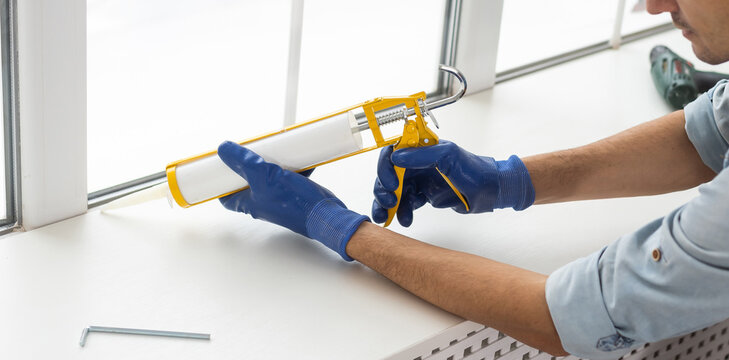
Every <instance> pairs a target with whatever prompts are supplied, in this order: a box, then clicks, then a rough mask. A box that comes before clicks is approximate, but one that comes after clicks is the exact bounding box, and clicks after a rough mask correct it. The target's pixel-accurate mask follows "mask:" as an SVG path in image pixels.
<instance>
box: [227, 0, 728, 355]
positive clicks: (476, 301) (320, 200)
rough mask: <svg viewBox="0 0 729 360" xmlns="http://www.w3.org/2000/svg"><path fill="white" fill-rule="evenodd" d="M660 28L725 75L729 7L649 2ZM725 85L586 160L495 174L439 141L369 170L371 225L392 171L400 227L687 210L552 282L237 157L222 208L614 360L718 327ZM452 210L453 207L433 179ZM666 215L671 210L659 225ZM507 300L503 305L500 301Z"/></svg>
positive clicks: (568, 158)
mask: <svg viewBox="0 0 729 360" xmlns="http://www.w3.org/2000/svg"><path fill="white" fill-rule="evenodd" d="M647 8H648V11H649V12H650V13H653V14H657V13H661V12H670V13H671V15H672V17H673V20H674V23H675V24H676V26H677V27H678V28H679V29H681V30H683V34H684V36H685V37H686V38H687V39H689V40H690V41H691V43H692V45H693V50H694V52H695V53H696V55H697V56H698V57H699V58H700V59H702V60H704V61H706V62H709V63H713V64H717V63H720V62H724V61H727V60H729V21H727V19H729V0H648V1H647ZM727 87H728V83H727V82H726V81H722V82H719V83H718V84H717V85H716V86H715V87H714V88H713V89H712V90H710V91H709V92H708V93H706V94H704V95H702V96H701V97H699V99H697V100H696V101H694V102H693V103H691V104H689V105H688V106H687V107H686V108H685V110H683V111H677V112H674V113H672V114H669V115H667V116H664V117H662V118H659V119H657V120H654V121H651V122H647V123H644V124H641V125H639V126H636V127H634V128H632V129H629V130H627V131H624V132H622V133H619V134H617V135H614V136H612V137H609V138H607V139H604V140H601V141H598V142H596V143H593V144H589V145H586V146H583V147H579V148H575V149H571V150H565V151H559V152H554V153H548V154H542V155H536V156H530V157H526V158H524V159H523V161H522V160H521V159H519V158H518V157H516V156H512V157H511V158H509V159H508V160H505V161H494V159H492V158H488V157H482V156H476V155H474V154H471V153H469V152H467V151H465V150H463V149H461V148H459V147H458V146H457V145H455V144H453V143H450V142H447V141H443V142H442V143H441V144H438V145H436V146H431V147H426V148H419V149H405V150H401V151H397V152H395V153H392V149H391V148H385V149H384V150H383V151H382V153H381V155H380V163H379V165H378V178H377V181H376V184H375V199H376V200H375V203H374V204H373V211H372V216H373V220H374V221H376V222H382V221H384V219H385V217H386V211H387V209H388V208H392V207H393V206H394V205H395V196H394V194H393V191H394V190H395V188H396V187H397V185H398V181H397V178H396V177H395V175H394V172H393V171H392V167H393V165H397V166H400V167H404V168H407V169H408V171H407V172H406V175H405V179H404V181H403V184H404V186H403V195H402V202H401V204H400V206H399V209H398V220H399V221H400V222H401V223H402V224H403V225H405V226H408V225H410V223H411V222H412V218H413V213H412V212H413V210H415V209H417V208H418V207H420V206H422V205H423V204H425V203H426V202H427V203H430V204H431V205H433V206H436V207H451V208H453V209H454V210H455V211H458V212H462V213H476V212H485V211H492V210H493V209H495V208H508V207H510V208H513V209H515V210H523V209H525V208H527V207H529V206H530V205H532V204H546V203H554V202H562V201H572V200H583V199H597V198H609V197H624V196H638V195H650V194H659V193H666V192H671V191H676V190H682V189H687V188H692V187H695V186H697V185H699V184H702V183H705V184H703V185H702V186H701V187H700V188H699V191H700V195H699V196H698V197H696V198H695V199H693V200H691V201H690V202H689V203H687V204H685V205H684V206H682V207H680V208H678V209H675V210H673V211H671V212H670V213H668V214H667V215H666V216H665V217H664V218H662V219H659V220H656V221H654V222H652V223H650V224H647V225H645V226H644V227H643V228H641V229H638V230H637V231H636V232H634V233H632V234H627V235H625V236H623V237H621V238H620V239H618V240H617V241H616V242H614V243H613V244H611V245H609V246H607V247H605V248H604V249H602V250H601V251H599V252H597V253H595V254H592V255H590V256H588V257H586V258H583V259H579V260H576V261H574V262H572V263H570V264H567V265H566V266H564V267H562V268H560V269H558V270H557V271H555V272H554V273H553V274H551V275H549V277H547V276H544V275H541V274H537V273H533V272H530V271H526V270H523V269H519V268H516V267H513V266H510V265H506V264H501V263H498V262H494V261H491V260H489V259H485V258H481V257H478V256H474V255H470V254H466V253H461V252H457V251H451V250H448V249H443V248H439V247H435V246H432V245H429V244H425V243H422V242H419V241H417V240H414V239H410V238H407V237H405V236H402V235H399V234H396V233H393V232H391V231H389V230H387V229H384V228H381V227H379V226H376V225H373V224H371V223H370V222H368V221H367V220H368V219H367V218H366V217H365V216H363V215H359V214H356V213H354V212H352V211H350V210H347V209H346V207H345V206H344V204H342V202H341V201H339V200H338V199H337V198H336V197H335V196H334V195H333V194H332V193H331V192H329V191H328V190H326V189H324V188H322V187H320V186H318V185H317V184H315V183H314V182H312V181H310V180H309V179H307V178H306V177H304V176H301V175H299V174H295V173H292V172H289V171H284V170H281V168H279V167H278V166H276V165H273V164H269V163H266V162H265V161H263V160H262V159H261V158H260V157H259V156H257V155H256V154H255V153H253V152H251V151H249V150H247V149H245V148H242V147H240V146H238V145H237V144H234V143H224V144H222V145H221V146H220V148H219V155H220V157H221V159H222V160H223V161H224V162H225V163H226V164H227V165H228V166H230V167H231V168H232V169H233V170H235V171H236V172H237V173H239V174H240V175H241V176H243V177H244V178H246V179H247V180H248V182H249V184H250V186H251V189H250V190H247V191H243V192H240V193H237V194H233V195H230V196H228V197H226V198H223V199H222V200H221V201H222V203H223V204H224V206H225V207H226V208H228V209H232V210H237V211H243V212H246V213H248V214H251V215H252V216H253V217H254V218H261V219H264V220H267V221H270V222H273V223H276V224H279V225H282V226H285V227H287V228H289V229H291V230H293V231H296V232H298V233H300V234H303V235H305V236H308V237H310V238H313V239H315V240H318V241H320V242H322V243H323V244H325V245H326V246H328V247H329V248H331V249H332V250H334V251H336V252H338V253H339V254H340V255H341V256H342V257H343V258H344V259H346V260H352V259H355V260H357V261H359V262H361V263H363V264H365V265H367V266H369V267H370V268H372V269H374V270H375V271H377V272H380V273H381V274H383V275H384V276H386V277H388V278H389V279H391V280H392V281H394V282H395V283H397V284H399V285H400V286H402V287H403V288H405V289H407V290H409V291H411V292H412V293H414V294H416V295H418V296H419V297H421V298H423V299H425V300H427V301H429V302H431V303H433V304H435V305H437V306H439V307H441V308H443V309H445V310H447V311H449V312H451V313H454V314H457V315H460V316H462V317H464V318H466V319H469V320H473V321H476V322H479V323H482V324H485V325H488V326H491V327H494V328H496V329H499V330H500V331H502V332H504V333H506V334H509V335H510V336H512V337H514V338H516V339H518V340H520V341H522V342H524V343H526V344H529V345H531V346H533V347H536V348H538V349H542V350H544V351H547V352H549V353H551V354H553V355H565V354H567V352H569V353H572V354H575V355H577V356H580V357H585V358H591V359H602V358H606V359H607V358H617V357H619V356H621V355H622V354H624V353H625V352H627V351H629V349H630V348H631V347H634V346H638V345H639V344H641V343H644V342H648V341H655V340H658V339H663V338H668V337H672V336H675V335H679V334H682V333H686V332H691V331H693V330H696V329H700V328H703V327H706V326H710V325H712V324H714V323H717V322H719V321H722V320H724V319H727V318H729V286H728V285H729V170H726V168H727V167H729V157H728V155H729V144H728V143H727V139H729V89H727ZM435 166H437V167H438V169H439V170H441V171H442V172H443V173H445V174H446V175H447V176H448V177H449V178H450V180H451V181H452V182H453V183H454V184H455V186H456V187H457V188H458V189H459V190H461V192H462V193H463V195H464V196H465V198H466V200H467V202H468V205H469V209H468V210H467V209H466V207H465V206H464V205H463V204H461V202H460V200H458V198H456V197H455V196H454V194H453V192H452V191H451V190H450V187H448V186H447V185H446V184H445V182H444V181H443V180H442V178H441V176H440V174H438V172H437V171H436V170H435ZM667 210H668V209H667ZM503 299H509V301H506V302H505V301H503Z"/></svg>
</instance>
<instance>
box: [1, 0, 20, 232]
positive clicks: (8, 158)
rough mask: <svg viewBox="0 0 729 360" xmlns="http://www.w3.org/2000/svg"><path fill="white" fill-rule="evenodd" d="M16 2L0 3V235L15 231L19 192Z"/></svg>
mask: <svg viewBox="0 0 729 360" xmlns="http://www.w3.org/2000/svg"><path fill="white" fill-rule="evenodd" d="M15 8H16V0H0V17H1V18H2V26H1V27H0V53H1V55H0V56H1V58H2V64H3V66H2V94H3V99H2V101H3V112H2V116H3V129H4V133H3V135H4V136H3V138H4V143H3V145H4V158H3V159H4V164H3V165H4V166H5V199H6V200H5V218H3V219H0V234H5V233H8V232H11V231H13V230H15V229H16V228H18V226H19V223H20V216H19V213H18V211H17V209H18V204H19V198H20V193H19V191H18V190H17V164H18V161H17V155H18V151H17V150H18V149H17V145H18V142H17V141H16V140H17V125H18V122H17V116H16V109H17V97H16V93H17V82H16V79H15V76H16V73H17V57H16V52H15V51H16V42H15V34H16V26H15V24H16V16H15Z"/></svg>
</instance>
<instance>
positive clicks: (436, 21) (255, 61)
mask: <svg viewBox="0 0 729 360" xmlns="http://www.w3.org/2000/svg"><path fill="white" fill-rule="evenodd" d="M445 9H446V4H445V2H444V1H430V2H420V1H417V0H408V1H399V2H392V1H385V0H373V1H368V2H357V3H351V2H344V3H343V2H340V1H335V0H307V1H305V3H304V7H303V31H302V34H301V36H302V39H301V59H300V67H299V69H300V70H299V71H300V81H299V86H298V100H297V104H298V106H297V110H296V120H297V121H304V120H308V119H310V118H313V117H317V116H320V115H323V114H326V113H329V112H332V111H334V110H337V109H339V108H343V107H346V106H349V105H353V104H356V103H360V102H362V101H364V100H368V99H371V98H373V97H377V96H390V95H408V94H411V93H415V92H418V91H428V92H433V91H435V90H436V88H437V86H436V81H437V75H438V70H437V66H438V64H439V62H440V56H441V54H440V51H441V46H442V31H443V18H444V11H445ZM291 11H292V1H291V0H274V1H265V2H264V1H230V0H214V1H205V2H202V3H201V2H199V1H192V0H185V1H179V0H156V1H144V0H105V1H102V0H88V1H87V12H88V13H87V19H88V20H87V21H88V26H87V28H88V29H87V31H88V40H87V41H88V45H87V46H88V65H87V66H88V125H87V126H88V189H89V191H90V192H94V191H98V190H101V189H105V188H108V187H111V186H114V185H117V184H119V183H123V182H126V181H129V180H133V179H137V178H141V177H144V176H148V175H149V174H157V175H156V176H158V177H161V176H162V174H161V173H160V171H162V170H164V167H165V165H166V164H167V163H169V162H171V161H173V160H178V159H180V158H184V157H188V156H192V155H196V154H198V153H202V152H205V151H210V150H212V149H214V147H215V146H217V144H219V143H220V142H221V141H223V140H237V141H242V140H245V139H246V138H250V137H254V136H256V135H260V134H262V133H265V132H269V131H272V130H275V129H278V128H280V127H281V126H282V123H283V117H284V108H285V101H286V100H285V92H286V87H287V84H288V83H287V61H288V56H289V30H290V26H291V25H290V19H291V16H290V14H291ZM154 176H155V175H153V177H154Z"/></svg>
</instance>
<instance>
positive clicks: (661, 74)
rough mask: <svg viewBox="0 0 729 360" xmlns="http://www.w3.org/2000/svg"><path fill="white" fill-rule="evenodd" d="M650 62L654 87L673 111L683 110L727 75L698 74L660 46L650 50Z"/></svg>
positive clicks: (686, 63) (700, 72) (728, 75)
mask: <svg viewBox="0 0 729 360" xmlns="http://www.w3.org/2000/svg"><path fill="white" fill-rule="evenodd" d="M650 59H651V76H652V77H653V84H655V85H656V90H658V93H659V94H661V96H662V97H663V98H664V99H665V100H666V102H668V104H669V105H671V106H672V107H673V109H675V110H678V109H683V107H684V106H686V104H688V103H690V102H692V101H694V100H695V99H696V97H698V96H699V94H700V93H703V92H706V91H708V90H709V89H711V88H712V87H713V86H714V85H715V84H716V82H717V81H719V80H721V79H729V74H721V73H716V72H709V71H697V70H696V69H695V68H694V64H692V63H691V62H690V61H688V60H686V59H684V58H682V57H680V56H678V55H676V53H674V52H673V51H671V49H669V48H667V47H665V46H663V45H658V46H656V47H654V48H653V49H652V50H651V55H650Z"/></svg>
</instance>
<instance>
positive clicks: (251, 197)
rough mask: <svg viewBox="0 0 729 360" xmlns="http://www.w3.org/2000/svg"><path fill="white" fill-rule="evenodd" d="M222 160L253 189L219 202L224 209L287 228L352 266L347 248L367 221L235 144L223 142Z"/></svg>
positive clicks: (331, 196)
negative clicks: (353, 236)
mask: <svg viewBox="0 0 729 360" xmlns="http://www.w3.org/2000/svg"><path fill="white" fill-rule="evenodd" d="M218 156H220V159H221V160H223V162H224V163H225V164H226V165H228V166H229V167H230V168H231V169H233V171H235V172H236V173H237V174H238V175H240V176H241V177H243V178H244V179H245V180H246V181H247V182H248V185H249V186H250V188H249V189H246V190H243V191H240V192H237V193H235V194H231V195H228V196H226V197H223V198H221V199H220V202H221V203H222V204H223V206H225V208H227V209H229V210H234V211H240V212H244V213H246V214H249V215H251V216H252V217H253V218H255V219H262V220H266V221H268V222H271V223H274V224H277V225H280V226H283V227H286V228H288V229H290V230H292V231H294V232H297V233H299V234H301V235H304V236H306V237H309V238H312V239H314V240H317V241H319V242H321V243H322V244H324V245H326V246H327V247H328V248H330V249H332V250H334V251H335V252H337V253H338V254H339V255H341V256H342V258H344V259H345V260H347V261H352V258H350V257H349V256H348V255H347V253H346V251H345V249H346V247H347V242H349V239H350V238H351V237H352V234H353V233H354V232H355V230H357V228H358V227H359V225H360V224H361V223H362V222H363V221H366V220H367V217H366V216H363V215H360V214H357V213H355V212H353V211H350V210H347V207H346V206H345V205H344V204H343V203H342V202H341V201H340V200H339V199H337V197H336V196H334V194H332V192H331V191H329V190H327V189H325V188H324V187H321V186H319V185H318V184H316V183H315V182H313V181H311V180H309V179H307V178H306V177H305V176H303V175H301V174H297V173H295V172H292V171H288V170H284V169H282V168H281V167H280V166H278V165H276V164H272V163H268V162H266V161H265V160H263V158H261V157H260V156H259V155H258V154H256V153H254V152H253V151H251V150H248V149H246V148H244V147H242V146H240V145H238V144H236V143H234V142H229V141H228V142H224V143H223V144H221V145H220V147H219V148H218Z"/></svg>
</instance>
